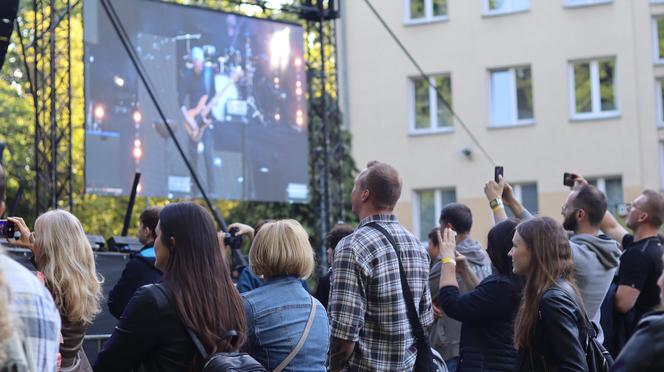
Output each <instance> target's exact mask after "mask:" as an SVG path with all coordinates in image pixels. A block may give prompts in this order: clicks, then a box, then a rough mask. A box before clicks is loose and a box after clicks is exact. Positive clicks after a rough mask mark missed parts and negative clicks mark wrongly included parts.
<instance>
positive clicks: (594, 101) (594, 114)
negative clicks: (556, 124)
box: [567, 57, 620, 120]
mask: <svg viewBox="0 0 664 372" xmlns="http://www.w3.org/2000/svg"><path fill="white" fill-rule="evenodd" d="M611 59H613V61H614V69H615V71H614V72H613V74H614V81H613V97H614V99H615V104H616V109H615V110H612V111H599V110H600V108H601V107H602V97H601V95H600V88H599V86H600V83H599V62H601V61H608V60H611ZM580 63H588V64H590V85H591V86H590V95H591V96H590V98H591V108H592V111H591V112H581V113H577V112H576V90H575V89H574V87H575V86H576V84H575V83H576V81H575V76H574V65H576V64H580ZM567 70H568V83H569V104H570V118H571V120H593V119H607V118H615V117H618V116H620V97H619V96H618V87H619V86H620V80H619V76H618V60H617V58H615V57H600V58H593V59H581V60H573V61H569V63H568V66H567Z"/></svg>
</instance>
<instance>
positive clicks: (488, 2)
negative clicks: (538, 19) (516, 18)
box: [484, 0, 530, 14]
mask: <svg viewBox="0 0 664 372" xmlns="http://www.w3.org/2000/svg"><path fill="white" fill-rule="evenodd" d="M528 9H530V0H484V13H485V14H504V13H515V12H523V11H526V10H528Z"/></svg>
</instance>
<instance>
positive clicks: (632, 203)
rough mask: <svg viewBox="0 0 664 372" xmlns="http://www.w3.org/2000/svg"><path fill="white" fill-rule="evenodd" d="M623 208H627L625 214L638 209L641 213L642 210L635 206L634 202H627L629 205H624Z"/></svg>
mask: <svg viewBox="0 0 664 372" xmlns="http://www.w3.org/2000/svg"><path fill="white" fill-rule="evenodd" d="M625 207H626V208H627V212H631V211H632V209H638V210H640V211H643V208H641V207H639V206H638V205H636V203H635V202H629V203H627V204H625Z"/></svg>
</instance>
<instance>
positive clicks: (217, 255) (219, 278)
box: [159, 203, 247, 360]
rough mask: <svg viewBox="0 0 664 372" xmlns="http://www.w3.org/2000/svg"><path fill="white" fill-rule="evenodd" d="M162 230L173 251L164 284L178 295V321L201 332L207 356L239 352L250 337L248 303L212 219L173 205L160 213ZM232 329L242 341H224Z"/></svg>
mask: <svg viewBox="0 0 664 372" xmlns="http://www.w3.org/2000/svg"><path fill="white" fill-rule="evenodd" d="M159 227H160V230H161V235H160V240H161V243H162V244H163V245H164V246H166V247H167V249H168V250H169V252H170V257H169V259H168V262H167V263H166V267H165V270H164V276H163V278H164V279H163V282H164V284H165V285H166V286H167V287H168V288H169V289H170V290H171V292H172V293H173V296H174V300H175V307H176V310H177V314H178V317H179V318H180V320H182V322H183V323H184V325H185V326H187V327H189V328H191V329H192V330H194V332H196V334H197V335H198V337H199V338H200V340H201V342H202V343H203V345H205V348H206V351H207V352H208V353H215V352H221V351H233V350H238V349H239V348H240V346H241V345H242V344H243V343H244V341H245V340H246V337H247V321H246V319H245V315H244V305H243V304H242V298H241V297H240V294H239V293H238V291H237V289H235V286H234V285H233V282H232V280H231V276H230V272H229V269H228V265H227V264H226V260H225V258H224V256H223V254H222V251H221V247H220V246H219V242H218V240H217V233H216V230H215V227H214V222H213V221H212V217H211V216H210V214H209V213H208V212H207V211H206V210H205V209H203V207H201V206H199V205H196V204H193V203H177V204H171V205H168V206H166V207H164V208H163V209H162V210H161V213H160V214H159ZM171 238H174V239H175V246H173V245H172V244H171ZM229 330H235V331H236V332H237V337H236V338H234V339H222V337H223V336H224V335H225V334H226V332H227V331H229ZM197 360H198V359H197Z"/></svg>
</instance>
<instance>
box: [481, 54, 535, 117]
mask: <svg viewBox="0 0 664 372" xmlns="http://www.w3.org/2000/svg"><path fill="white" fill-rule="evenodd" d="M520 67H528V68H530V77H531V78H530V93H531V94H532V95H533V117H532V118H531V119H519V102H518V99H517V95H516V72H515V70H516V69H517V68H520ZM500 71H509V73H510V85H509V88H508V89H509V90H510V92H511V94H512V102H514V107H512V122H511V123H496V122H495V121H494V118H493V79H492V75H493V73H494V72H500ZM532 76H533V69H532V67H531V65H520V66H512V67H505V68H492V69H490V70H489V128H510V127H519V126H525V125H533V124H535V98H534V97H535V92H534V90H533V83H532Z"/></svg>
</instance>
